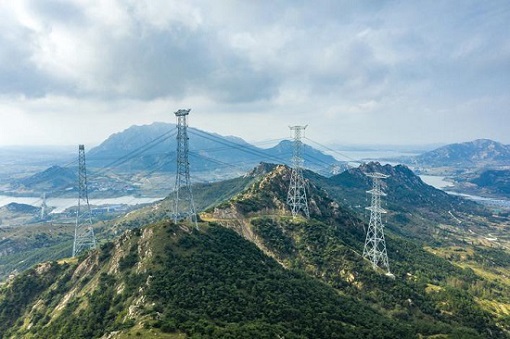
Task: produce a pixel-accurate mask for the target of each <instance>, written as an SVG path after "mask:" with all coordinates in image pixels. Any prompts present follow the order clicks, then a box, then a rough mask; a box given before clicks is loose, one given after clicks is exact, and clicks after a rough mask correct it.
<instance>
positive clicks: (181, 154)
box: [173, 109, 198, 229]
mask: <svg viewBox="0 0 510 339" xmlns="http://www.w3.org/2000/svg"><path fill="white" fill-rule="evenodd" d="M190 111H191V109H180V110H178V111H177V112H175V116H176V117H177V170H176V176H175V201H174V215H173V217H174V221H175V222H177V221H178V220H181V219H186V218H187V219H189V220H190V221H191V222H192V223H194V224H195V228H197V229H198V224H197V214H196V211H195V203H194V201H193V193H192V192H191V181H190V177H189V161H188V154H189V137H188V130H187V129H188V123H187V121H186V117H187V116H188V114H189V112H190Z"/></svg>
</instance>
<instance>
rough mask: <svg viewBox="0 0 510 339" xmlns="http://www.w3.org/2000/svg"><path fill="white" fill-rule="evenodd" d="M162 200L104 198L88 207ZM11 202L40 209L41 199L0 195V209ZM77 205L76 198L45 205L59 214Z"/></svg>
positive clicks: (91, 200) (95, 200) (92, 200)
mask: <svg viewBox="0 0 510 339" xmlns="http://www.w3.org/2000/svg"><path fill="white" fill-rule="evenodd" d="M161 199H163V198H144V197H133V196H129V195H127V196H122V197H117V198H105V199H89V203H90V205H94V206H105V205H130V206H134V205H140V204H148V203H152V202H155V201H158V200H161ZM12 202H15V203H18V204H26V205H31V206H35V207H40V206H41V204H42V199H41V197H11V196H7V195H0V207H2V206H5V205H8V204H10V203H12ZM77 203H78V199H77V198H47V199H46V205H47V206H48V207H52V208H54V210H53V211H52V213H61V212H63V211H64V210H65V209H66V208H69V207H73V206H76V205H77Z"/></svg>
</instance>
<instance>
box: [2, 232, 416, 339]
mask: <svg viewBox="0 0 510 339" xmlns="http://www.w3.org/2000/svg"><path fill="white" fill-rule="evenodd" d="M0 296H1V298H0V334H1V335H2V337H5V338H10V337H23V338H69V336H70V335H72V336H73V337H75V338H94V337H101V336H103V335H108V334H110V335H112V336H113V337H115V338H119V337H120V338H123V337H128V336H130V334H131V335H134V336H149V335H151V336H155V335H156V334H158V333H159V334H162V333H163V334H165V333H166V334H174V335H175V336H176V337H177V335H178V334H179V333H180V334H186V335H189V336H200V337H222V338H228V337H230V338H239V337H251V338H255V337H256V338H275V337H285V338H312V337H315V338H358V337H360V336H361V337H374V338H395V337H400V338H403V337H410V336H412V335H411V331H410V329H409V327H408V326H405V325H401V324H399V323H398V322H397V321H394V320H391V319H389V318H387V317H385V316H383V315H382V314H381V313H379V312H377V311H375V310H373V309H372V308H370V307H368V306H367V305H365V304H363V302H360V301H359V300H356V299H354V298H352V297H350V296H346V295H342V294H339V293H338V292H337V291H335V290H334V289H333V288H331V287H329V286H328V285H326V284H324V283H321V282H319V281H317V280H315V279H313V278H310V277H308V276H307V275H305V274H303V273H300V272H298V271H291V270H286V269H284V268H283V267H281V266H280V265H279V264H278V263H277V262H276V261H274V260H273V259H271V258H270V257H267V256H266V255H264V254H263V253H262V252H261V251H260V250H259V249H257V247H256V246H254V245H253V244H252V243H250V242H248V241H247V240H244V239H242V238H241V237H239V236H238V235H237V234H236V233H234V232H233V231H230V230H228V229H226V228H223V227H220V226H215V225H209V226H207V225H205V224H201V231H193V232H191V233H190V232H187V231H185V230H183V226H177V225H174V224H172V223H166V222H162V223H159V224H157V225H152V226H148V227H146V228H144V229H143V230H133V231H131V232H129V233H127V234H125V235H124V236H122V237H121V238H120V240H119V241H118V242H116V243H115V244H111V243H108V244H106V245H103V246H102V249H101V250H99V251H95V252H93V253H90V254H89V255H88V256H83V257H81V258H80V259H79V260H77V261H76V262H69V263H60V264H59V263H56V262H53V263H47V264H41V265H39V266H37V267H35V268H33V269H31V270H29V271H27V272H26V273H24V274H22V275H19V276H18V277H16V278H15V279H14V280H13V281H11V282H9V283H8V284H7V285H6V286H4V287H3V288H2V291H1V294H0Z"/></svg>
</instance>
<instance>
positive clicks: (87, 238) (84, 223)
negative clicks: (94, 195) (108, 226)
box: [73, 145, 96, 257]
mask: <svg viewBox="0 0 510 339" xmlns="http://www.w3.org/2000/svg"><path fill="white" fill-rule="evenodd" d="M91 214H92V213H91V211H90V204H89V195H88V190H87V171H86V168H85V146H84V145H79V146H78V208H77V210H76V227H75V229H74V244H73V257H75V256H76V255H78V254H79V253H80V252H81V251H83V250H86V249H90V248H95V247H96V238H95V236H94V229H93V228H92V215H91Z"/></svg>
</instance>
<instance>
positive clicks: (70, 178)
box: [17, 165, 78, 192]
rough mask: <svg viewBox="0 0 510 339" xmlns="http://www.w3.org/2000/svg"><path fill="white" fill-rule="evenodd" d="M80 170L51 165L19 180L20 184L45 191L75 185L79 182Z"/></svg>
mask: <svg viewBox="0 0 510 339" xmlns="http://www.w3.org/2000/svg"><path fill="white" fill-rule="evenodd" d="M77 173H78V170H77V169H76V168H68V167H61V166H56V165H54V166H51V167H49V168H47V169H46V170H44V171H42V172H38V173H36V174H34V175H32V176H29V177H27V178H23V179H20V180H18V181H17V183H18V185H21V186H23V187H24V188H30V189H31V190H35V191H39V192H45V191H51V190H55V189H61V188H62V187H74V186H76V184H77V181H78V176H77Z"/></svg>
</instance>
